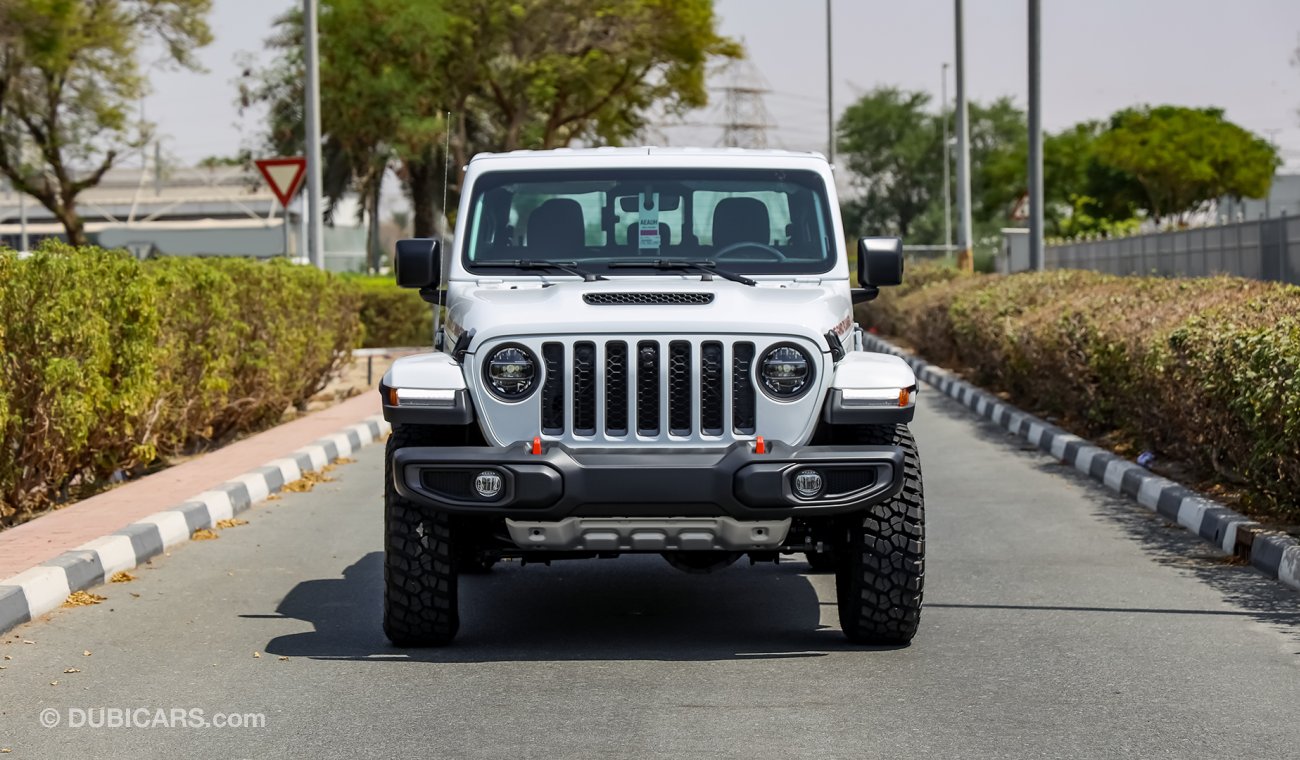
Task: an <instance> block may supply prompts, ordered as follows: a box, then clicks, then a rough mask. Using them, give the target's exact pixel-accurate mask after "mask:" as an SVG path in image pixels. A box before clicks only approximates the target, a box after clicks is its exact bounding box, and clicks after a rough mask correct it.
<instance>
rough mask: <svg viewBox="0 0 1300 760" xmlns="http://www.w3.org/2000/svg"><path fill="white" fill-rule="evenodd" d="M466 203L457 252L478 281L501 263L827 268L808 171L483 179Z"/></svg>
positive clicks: (608, 270) (815, 187)
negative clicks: (460, 248) (477, 270)
mask: <svg viewBox="0 0 1300 760" xmlns="http://www.w3.org/2000/svg"><path fill="white" fill-rule="evenodd" d="M473 193H474V194H473V198H472V199H471V202H470V219H469V229H468V234H466V236H465V245H464V250H463V252H462V255H463V256H464V263H465V266H466V268H468V269H469V270H470V271H474V270H475V264H482V265H484V266H482V267H480V269H481V270H482V272H483V273H487V272H488V271H491V272H492V273H494V274H497V275H500V274H502V273H503V267H502V264H501V263H499V262H511V261H518V262H537V261H560V262H566V263H570V264H576V265H578V266H580V267H582V269H584V270H586V271H592V272H598V273H601V274H619V275H626V274H642V272H640V271H638V269H637V267H636V266H635V264H636V263H637V262H645V263H646V265H647V269H646V270H645V272H646V273H650V272H659V273H669V274H678V275H680V274H681V273H682V272H683V271H691V270H689V269H685V270H684V269H682V268H681V267H677V268H666V267H662V266H661V267H659V268H656V269H652V268H651V267H652V266H654V265H655V263H656V262H660V263H662V262H664V261H672V262H703V263H707V264H708V265H709V266H711V267H715V268H716V269H719V270H724V271H727V272H737V273H739V272H744V273H749V274H815V273H822V272H826V271H828V270H830V268H831V267H832V266H833V265H834V263H835V247H834V246H833V245H832V243H831V239H832V237H831V236H832V231H831V230H832V228H831V222H830V215H829V209H828V208H827V199H826V189H825V185H824V184H823V182H822V179H821V177H820V175H818V174H817V173H815V172H811V171H774V170H770V169H757V170H755V169H626V168H621V169H597V170H553V171H516V172H505V171H502V172H487V173H485V174H484V175H483V176H482V177H480V178H479V180H478V181H477V182H476V183H475V184H474V191H473ZM493 262H498V263H496V264H495V266H494V265H493ZM489 267H491V269H490V270H489ZM629 270H630V271H629ZM504 271H505V272H507V273H513V272H511V269H510V267H509V266H508V265H506V266H505V267H504ZM538 272H539V270H537V269H535V268H534V269H524V268H522V267H520V268H519V269H518V273H520V274H523V273H528V274H537V273H538Z"/></svg>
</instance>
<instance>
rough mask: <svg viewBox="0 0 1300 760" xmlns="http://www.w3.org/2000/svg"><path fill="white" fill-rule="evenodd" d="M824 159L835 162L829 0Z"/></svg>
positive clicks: (833, 90) (833, 79)
mask: <svg viewBox="0 0 1300 760" xmlns="http://www.w3.org/2000/svg"><path fill="white" fill-rule="evenodd" d="M826 160H827V161H828V162H829V163H830V164H832V165H834V164H835V76H834V66H833V65H832V63H831V0H826Z"/></svg>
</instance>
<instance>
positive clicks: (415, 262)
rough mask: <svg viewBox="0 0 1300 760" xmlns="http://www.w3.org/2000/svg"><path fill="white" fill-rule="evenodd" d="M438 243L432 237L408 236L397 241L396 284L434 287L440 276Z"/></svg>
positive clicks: (422, 287) (409, 286) (404, 286)
mask: <svg viewBox="0 0 1300 760" xmlns="http://www.w3.org/2000/svg"><path fill="white" fill-rule="evenodd" d="M439 247H440V246H439V243H438V241H437V240H434V239H433V238H408V239H406V240H399V241H397V257H396V258H395V259H394V260H393V263H394V265H395V268H396V270H397V286H398V287H401V288H420V289H421V290H423V289H425V288H434V289H436V288H437V287H438V285H439V280H440V279H441V276H442V261H441V257H440V256H439V255H438V254H439V250H438V249H439Z"/></svg>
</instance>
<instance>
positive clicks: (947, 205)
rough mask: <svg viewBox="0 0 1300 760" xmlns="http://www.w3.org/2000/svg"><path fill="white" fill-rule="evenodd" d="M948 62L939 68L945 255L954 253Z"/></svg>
mask: <svg viewBox="0 0 1300 760" xmlns="http://www.w3.org/2000/svg"><path fill="white" fill-rule="evenodd" d="M948 65H949V64H948V63H944V64H943V66H942V67H941V68H940V69H939V101H940V103H939V112H940V113H941V114H943V244H944V249H943V255H944V256H951V255H952V180H951V179H950V177H949V167H948V163H949V162H950V161H951V160H952V145H950V144H949V143H948Z"/></svg>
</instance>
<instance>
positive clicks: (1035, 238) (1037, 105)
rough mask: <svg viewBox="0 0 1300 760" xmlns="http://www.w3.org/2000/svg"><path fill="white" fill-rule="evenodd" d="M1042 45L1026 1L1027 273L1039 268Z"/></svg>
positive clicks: (1034, 10) (1035, 7)
mask: <svg viewBox="0 0 1300 760" xmlns="http://www.w3.org/2000/svg"><path fill="white" fill-rule="evenodd" d="M1042 62H1043V45H1042V7H1041V4H1040V0H1029V269H1030V270H1031V271H1035V272H1036V271H1039V270H1041V269H1042V268H1043V76H1042Z"/></svg>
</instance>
